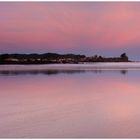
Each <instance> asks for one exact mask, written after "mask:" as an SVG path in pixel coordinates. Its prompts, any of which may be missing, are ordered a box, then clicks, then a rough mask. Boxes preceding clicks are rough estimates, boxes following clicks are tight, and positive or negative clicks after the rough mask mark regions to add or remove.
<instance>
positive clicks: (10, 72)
mask: <svg viewBox="0 0 140 140" xmlns="http://www.w3.org/2000/svg"><path fill="white" fill-rule="evenodd" d="M109 71H110V72H117V73H118V72H119V73H120V74H123V75H125V74H127V73H128V70H20V71H16V70H4V71H0V75H2V76H8V75H9V76H12V75H13V76H14V75H38V74H43V75H57V74H78V73H81V74H82V73H95V74H96V73H103V72H109Z"/></svg>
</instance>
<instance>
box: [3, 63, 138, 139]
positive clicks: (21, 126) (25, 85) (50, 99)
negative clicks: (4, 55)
mask: <svg viewBox="0 0 140 140" xmlns="http://www.w3.org/2000/svg"><path fill="white" fill-rule="evenodd" d="M139 124H140V64H139V63H132V64H128V63H119V64H113V63H112V64H102V63H99V64H94V65H91V64H85V65H82V64H81V65H54V66H52V65H49V66H46V65H43V66H40V65H38V66H0V138H5V137H6V138H136V137H138V138H140V125H139Z"/></svg>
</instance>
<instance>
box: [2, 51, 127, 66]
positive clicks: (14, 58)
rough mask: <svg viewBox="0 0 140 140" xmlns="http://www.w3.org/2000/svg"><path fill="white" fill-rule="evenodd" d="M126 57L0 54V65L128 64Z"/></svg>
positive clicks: (124, 55) (122, 55)
mask: <svg viewBox="0 0 140 140" xmlns="http://www.w3.org/2000/svg"><path fill="white" fill-rule="evenodd" d="M128 61H129V59H128V56H127V55H126V54H125V53H123V54H121V55H120V56H119V57H109V58H106V57H102V56H98V55H94V56H91V57H87V56H85V55H80V54H78V55H76V54H56V53H44V54H35V53H34V54H0V64H53V63H60V64H65V63H69V64H78V63H84V62H128Z"/></svg>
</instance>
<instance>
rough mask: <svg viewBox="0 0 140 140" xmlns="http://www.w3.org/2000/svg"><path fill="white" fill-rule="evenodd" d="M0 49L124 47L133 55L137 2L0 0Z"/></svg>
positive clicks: (115, 51)
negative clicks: (32, 0)
mask: <svg viewBox="0 0 140 140" xmlns="http://www.w3.org/2000/svg"><path fill="white" fill-rule="evenodd" d="M0 9H1V12H0V52H2V53H4V52H9V53H22V52H26V53H31V52H33V53H34V52H36V53H42V52H48V51H49V52H58V53H71V52H72V53H83V54H87V55H94V54H96V53H97V54H101V55H105V56H111V55H120V53H123V52H126V53H128V55H130V57H132V58H134V59H139V54H138V52H139V50H140V47H139V45H140V3H139V2H127V3H126V2H83V3H82V2H57V3H56V2H11V3H10V2H1V3H0Z"/></svg>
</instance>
